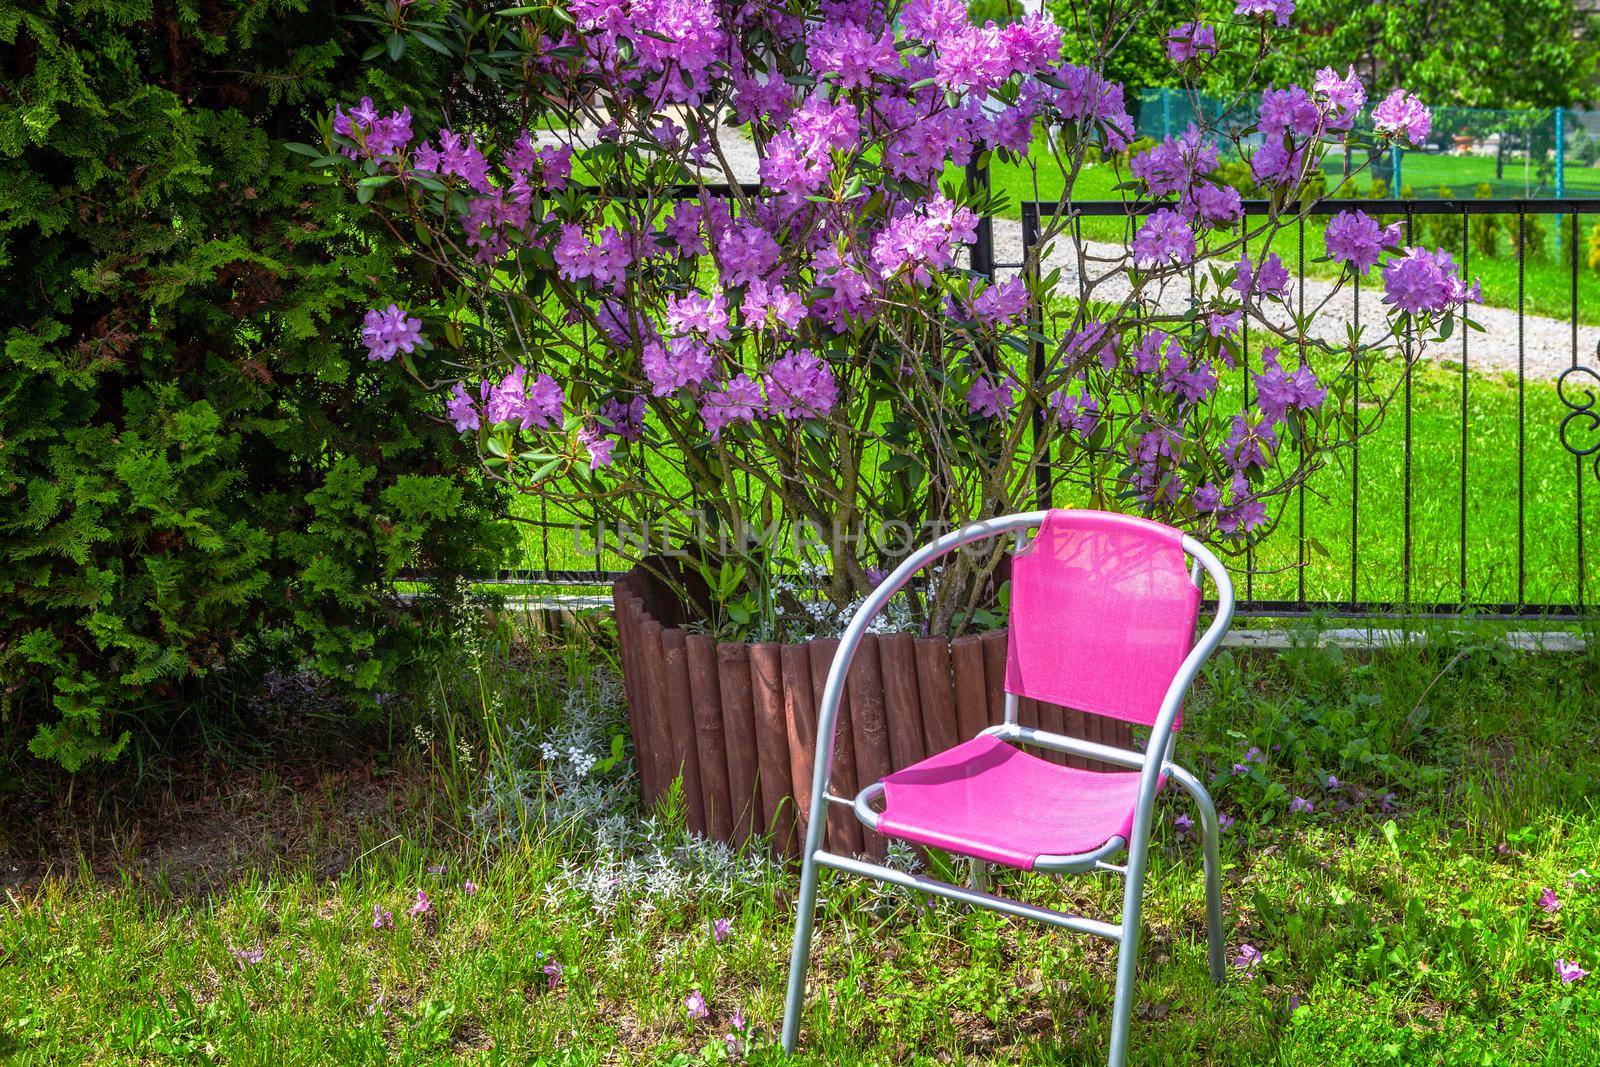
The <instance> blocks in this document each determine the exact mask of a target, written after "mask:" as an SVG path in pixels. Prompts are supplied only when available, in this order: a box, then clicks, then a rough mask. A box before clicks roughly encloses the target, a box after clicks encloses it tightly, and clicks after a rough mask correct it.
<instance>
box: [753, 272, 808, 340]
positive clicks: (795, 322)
mask: <svg viewBox="0 0 1600 1067" xmlns="http://www.w3.org/2000/svg"><path fill="white" fill-rule="evenodd" d="M739 310H740V313H741V314H743V316H744V324H745V326H746V327H747V328H749V329H752V330H760V329H765V328H766V327H767V325H768V323H769V320H772V321H775V322H776V323H777V324H778V325H780V326H785V327H787V328H788V329H790V330H793V329H795V328H796V327H797V326H799V325H800V323H801V322H802V321H803V320H804V319H805V317H806V305H805V302H804V301H803V300H801V299H800V294H798V293H794V292H790V291H789V290H788V289H785V288H784V287H783V286H781V285H768V284H767V283H766V282H764V281H762V280H760V279H757V280H755V281H753V282H751V283H750V284H749V285H748V286H747V287H746V288H745V291H744V303H743V304H741V305H740V306H739Z"/></svg>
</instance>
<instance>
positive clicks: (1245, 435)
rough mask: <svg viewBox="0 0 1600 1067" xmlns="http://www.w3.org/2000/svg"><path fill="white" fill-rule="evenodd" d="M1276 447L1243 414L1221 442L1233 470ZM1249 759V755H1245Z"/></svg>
mask: <svg viewBox="0 0 1600 1067" xmlns="http://www.w3.org/2000/svg"><path fill="white" fill-rule="evenodd" d="M1277 447H1278V435H1277V434H1275V433H1273V432H1272V427H1271V426H1269V425H1268V424H1267V423H1266V422H1264V421H1258V422H1252V421H1250V420H1249V419H1247V418H1246V417H1245V416H1244V415H1235V416H1234V417H1233V424H1232V426H1231V427H1230V428H1229V430H1228V438H1227V440H1226V441H1224V442H1223V443H1222V458H1223V461H1224V462H1225V463H1227V464H1228V466H1229V467H1230V468H1231V469H1233V470H1235V471H1244V470H1247V469H1249V468H1250V467H1260V468H1263V469H1264V468H1266V466H1267V465H1268V463H1269V461H1270V457H1271V455H1272V453H1273V452H1274V451H1275V450H1276V449H1277ZM1246 761H1247V762H1248V761H1249V757H1248V756H1247V757H1246Z"/></svg>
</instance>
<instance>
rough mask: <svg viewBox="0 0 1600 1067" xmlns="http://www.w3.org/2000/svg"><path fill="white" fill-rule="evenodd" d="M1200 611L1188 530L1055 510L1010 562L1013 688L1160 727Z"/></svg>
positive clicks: (1009, 678) (1009, 674)
mask: <svg viewBox="0 0 1600 1067" xmlns="http://www.w3.org/2000/svg"><path fill="white" fill-rule="evenodd" d="M1199 614H1200V589H1199V587H1198V586H1196V585H1195V583H1194V581H1193V579H1191V578H1190V576H1189V558H1188V554H1187V553H1186V552H1184V550H1183V534H1182V532H1181V531H1179V530H1174V529H1173V528H1171V527H1170V526H1164V525H1162V524H1161V523H1158V522H1152V521H1150V520H1149V519H1141V518H1137V517H1135V516H1131V515H1113V514H1109V513H1107V512H1101V511H1079V510H1056V511H1051V512H1050V513H1049V514H1048V516H1047V517H1046V518H1045V521H1044V522H1043V523H1042V524H1041V525H1040V527H1039V530H1038V532H1037V533H1036V534H1035V535H1034V538H1033V540H1032V541H1031V542H1030V543H1029V544H1028V545H1027V546H1026V547H1025V548H1024V549H1023V550H1022V551H1021V552H1019V553H1017V555H1016V556H1015V557H1014V559H1013V560H1012V565H1011V623H1010V637H1009V642H1008V647H1007V653H1006V692H1008V693H1015V694H1016V695H1018V696H1022V697H1031V698H1033V699H1035V700H1042V701H1045V702H1047V703H1050V704H1060V705H1062V706H1064V707H1068V708H1074V709H1076V710H1078V711H1088V712H1094V713H1096V714H1099V715H1109V716H1112V717H1115V718H1118V719H1122V720H1125V721H1127V722H1132V723H1140V724H1143V725H1145V726H1151V725H1154V723H1155V719H1156V715H1157V713H1158V712H1159V711H1160V708H1161V700H1162V698H1163V697H1164V696H1166V692H1167V688H1168V686H1169V685H1170V684H1171V682H1172V679H1173V676H1174V675H1175V674H1176V673H1177V671H1178V667H1179V666H1180V665H1181V664H1182V662H1183V659H1184V657H1185V656H1186V655H1188V653H1189V650H1190V649H1191V648H1192V647H1193V645H1194V638H1195V622H1196V620H1197V619H1198V617H1199ZM1177 721H1179V722H1181V721H1182V713H1181V712H1180V713H1179V719H1178V720H1177Z"/></svg>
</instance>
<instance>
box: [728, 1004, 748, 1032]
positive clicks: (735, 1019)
mask: <svg viewBox="0 0 1600 1067" xmlns="http://www.w3.org/2000/svg"><path fill="white" fill-rule="evenodd" d="M728 1025H729V1026H730V1027H732V1028H733V1029H735V1030H743V1029H744V1009H743V1008H738V1007H735V1008H734V1009H733V1014H732V1015H731V1016H729V1017H728Z"/></svg>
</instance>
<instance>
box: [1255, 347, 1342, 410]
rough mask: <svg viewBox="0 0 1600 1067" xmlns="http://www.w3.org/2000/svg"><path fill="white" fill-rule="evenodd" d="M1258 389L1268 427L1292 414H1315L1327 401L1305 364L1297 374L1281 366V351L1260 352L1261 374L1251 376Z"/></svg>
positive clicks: (1325, 393) (1258, 405)
mask: <svg viewBox="0 0 1600 1067" xmlns="http://www.w3.org/2000/svg"><path fill="white" fill-rule="evenodd" d="M1251 380H1252V381H1253V382H1254V383H1255V387H1256V406H1257V407H1258V408H1260V409H1261V418H1262V419H1263V421H1265V422H1267V423H1277V422H1278V421H1280V420H1281V419H1282V418H1283V417H1284V416H1285V415H1286V414H1288V412H1289V411H1290V410H1294V411H1312V410H1315V409H1316V408H1318V407H1320V406H1321V405H1322V402H1323V401H1324V400H1326V399H1327V396H1328V393H1327V390H1326V389H1324V388H1322V383H1321V382H1319V381H1317V376H1316V374H1315V373H1313V372H1312V370H1311V368H1310V367H1308V366H1306V365H1305V364H1304V363H1302V364H1301V365H1300V366H1299V367H1298V368H1297V369H1296V370H1295V371H1294V373H1292V374H1291V373H1289V372H1288V371H1285V370H1284V369H1283V367H1282V365H1280V364H1279V363H1278V350H1277V349H1276V348H1264V349H1263V350H1262V352H1261V373H1260V374H1254V375H1251Z"/></svg>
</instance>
